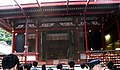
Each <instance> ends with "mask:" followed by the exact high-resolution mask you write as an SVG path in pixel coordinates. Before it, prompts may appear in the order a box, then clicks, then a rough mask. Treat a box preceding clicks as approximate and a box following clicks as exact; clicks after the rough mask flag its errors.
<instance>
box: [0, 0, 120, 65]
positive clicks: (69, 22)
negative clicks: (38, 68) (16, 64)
mask: <svg viewBox="0 0 120 70" xmlns="http://www.w3.org/2000/svg"><path fill="white" fill-rule="evenodd" d="M4 1H5V5H3V4H2V2H4ZM4 1H1V4H0V27H2V28H3V29H5V30H6V31H8V32H10V33H12V53H14V54H17V55H18V56H19V58H20V60H21V61H24V62H27V61H28V62H29V61H34V60H37V61H40V62H42V61H43V62H49V63H53V64H54V63H56V62H57V61H52V60H61V62H63V63H64V61H65V60H68V59H73V60H75V61H77V62H79V63H80V62H82V61H83V60H84V61H86V60H87V59H93V58H101V59H103V58H104V59H105V60H103V63H104V62H106V61H107V59H109V60H114V61H115V62H116V63H120V62H119V60H120V54H119V52H120V51H119V50H117V49H119V48H120V0H25V2H24V1H20V0H4ZM113 55H114V56H113ZM104 56H108V57H104ZM51 61H52V62H51ZM49 63H48V64H49ZM46 64H47V63H46Z"/></svg>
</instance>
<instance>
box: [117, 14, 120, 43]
mask: <svg viewBox="0 0 120 70" xmlns="http://www.w3.org/2000/svg"><path fill="white" fill-rule="evenodd" d="M119 17H120V16H119V15H118V17H117V29H118V38H119V45H120V25H119V23H120V22H119V20H120V18H119Z"/></svg>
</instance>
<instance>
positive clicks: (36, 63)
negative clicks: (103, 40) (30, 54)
mask: <svg viewBox="0 0 120 70" xmlns="http://www.w3.org/2000/svg"><path fill="white" fill-rule="evenodd" d="M37 65H38V62H37V61H34V62H33V68H31V70H38V68H37Z"/></svg>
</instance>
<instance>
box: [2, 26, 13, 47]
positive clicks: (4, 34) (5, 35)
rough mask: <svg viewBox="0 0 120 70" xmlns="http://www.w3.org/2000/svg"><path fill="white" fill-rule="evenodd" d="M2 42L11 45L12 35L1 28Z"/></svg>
mask: <svg viewBox="0 0 120 70" xmlns="http://www.w3.org/2000/svg"><path fill="white" fill-rule="evenodd" d="M0 41H5V42H6V43H7V44H9V45H11V42H12V34H11V33H9V32H7V31H5V30H3V29H2V28H0Z"/></svg>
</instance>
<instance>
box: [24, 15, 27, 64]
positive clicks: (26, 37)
mask: <svg viewBox="0 0 120 70" xmlns="http://www.w3.org/2000/svg"><path fill="white" fill-rule="evenodd" d="M27 41H28V19H27V17H26V25H25V46H24V48H25V63H26V62H27V53H28V44H27Z"/></svg>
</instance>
